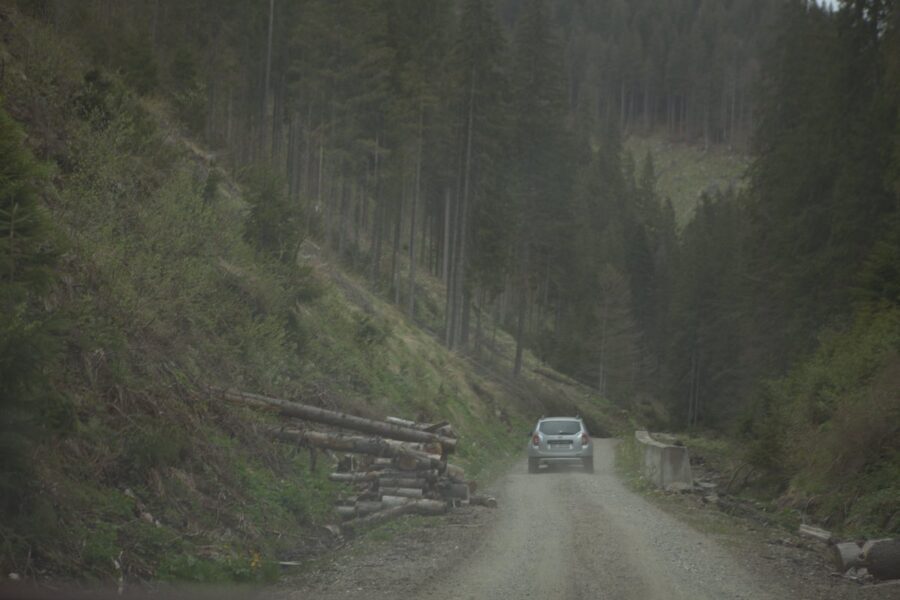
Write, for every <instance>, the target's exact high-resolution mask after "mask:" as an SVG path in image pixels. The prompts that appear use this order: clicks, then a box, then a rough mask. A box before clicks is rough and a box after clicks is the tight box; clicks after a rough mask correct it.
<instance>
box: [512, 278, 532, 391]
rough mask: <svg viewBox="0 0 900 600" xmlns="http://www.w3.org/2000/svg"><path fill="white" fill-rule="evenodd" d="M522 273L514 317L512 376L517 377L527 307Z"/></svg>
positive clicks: (522, 353)
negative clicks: (514, 355) (516, 311)
mask: <svg viewBox="0 0 900 600" xmlns="http://www.w3.org/2000/svg"><path fill="white" fill-rule="evenodd" d="M524 279H525V277H524V274H523V277H522V280H523V281H522V282H521V284H520V285H521V288H520V290H519V307H518V315H517V317H516V360H515V363H514V364H513V377H518V376H519V373H521V372H522V357H523V355H524V352H525V316H526V313H527V308H528V301H527V293H528V292H527V288H526V285H525V281H524Z"/></svg>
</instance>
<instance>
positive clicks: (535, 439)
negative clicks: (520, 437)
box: [531, 434, 541, 446]
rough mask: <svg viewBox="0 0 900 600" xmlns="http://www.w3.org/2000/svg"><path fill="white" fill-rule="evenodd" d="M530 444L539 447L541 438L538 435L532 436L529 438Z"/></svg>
mask: <svg viewBox="0 0 900 600" xmlns="http://www.w3.org/2000/svg"><path fill="white" fill-rule="evenodd" d="M531 443H532V444H534V445H535V446H540V445H541V436H539V435H538V434H534V435H533V436H531Z"/></svg>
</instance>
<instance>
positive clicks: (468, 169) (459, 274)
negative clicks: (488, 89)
mask: <svg viewBox="0 0 900 600" xmlns="http://www.w3.org/2000/svg"><path fill="white" fill-rule="evenodd" d="M474 120H475V68H474V67H473V68H472V82H471V89H470V92H469V119H468V123H467V125H466V159H465V167H464V175H463V194H462V206H461V207H460V215H459V223H458V224H457V227H458V228H459V252H458V256H457V265H456V267H455V268H454V279H455V280H456V281H455V283H454V285H453V291H454V296H455V298H454V302H453V316H454V318H453V323H454V330H456V331H455V334H454V336H453V337H454V338H455V339H459V336H460V335H461V334H462V323H461V321H462V319H461V317H462V314H461V310H462V308H463V307H462V306H461V304H462V300H463V289H464V287H465V283H466V237H467V233H468V219H469V217H468V210H469V185H470V183H471V178H472V127H473V123H474ZM451 347H452V346H451Z"/></svg>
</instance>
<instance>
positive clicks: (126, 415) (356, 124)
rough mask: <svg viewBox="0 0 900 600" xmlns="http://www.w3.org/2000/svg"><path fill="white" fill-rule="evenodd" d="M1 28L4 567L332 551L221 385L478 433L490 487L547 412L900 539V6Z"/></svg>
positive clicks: (612, 6) (151, 6)
mask: <svg viewBox="0 0 900 600" xmlns="http://www.w3.org/2000/svg"><path fill="white" fill-rule="evenodd" d="M0 29H2V32H0V33H2V36H0V93H2V113H0V169H2V173H0V238H2V243H0V302H2V303H3V310H2V312H0V332H2V337H0V394H2V396H0V397H2V403H3V411H2V416H0V419H2V421H0V444H2V446H3V449H4V451H3V454H2V461H3V463H2V469H0V486H2V490H3V493H2V506H0V509H2V511H3V518H2V523H0V533H2V536H0V537H2V539H0V543H2V546H0V551H2V561H3V564H2V566H3V568H8V569H10V570H15V572H23V573H25V574H27V576H29V577H43V576H51V575H60V576H79V577H97V578H101V579H114V578H115V577H118V576H119V575H121V573H122V572H126V571H127V574H128V576H129V577H133V578H145V579H149V578H160V577H161V578H172V579H219V580H221V579H247V578H251V579H252V578H259V577H265V576H267V575H266V573H265V569H263V568H262V565H264V564H269V563H267V562H266V561H271V560H272V559H273V558H275V557H278V556H283V555H285V553H295V554H302V553H304V552H312V551H314V550H315V548H317V544H319V543H320V537H319V536H322V539H325V538H327V535H326V534H325V533H324V532H323V531H322V530H321V527H320V526H321V525H322V524H323V523H324V522H325V521H326V519H327V516H328V515H327V510H328V509H327V507H328V506H329V502H328V499H329V498H330V495H332V494H333V493H334V490H332V489H331V488H330V486H329V484H328V482H327V481H325V480H324V479H323V477H322V476H321V474H316V473H313V472H311V470H310V469H309V465H308V464H307V458H306V457H305V455H303V454H298V453H295V452H291V451H288V450H283V449H282V450H277V449H273V448H272V447H271V446H270V445H268V444H266V443H264V442H263V440H262V439H261V438H260V436H259V435H258V433H257V426H258V423H256V421H255V418H254V417H252V416H251V415H249V414H245V413H244V412H242V411H240V410H238V409H235V408H232V407H228V406H225V405H223V404H222V403H221V402H218V401H216V400H214V399H213V398H210V397H208V396H206V395H204V394H203V393H201V390H203V389H205V387H204V386H207V385H210V384H213V385H226V386H231V387H236V388H239V389H243V390H246V391H253V392H261V393H268V394H272V395H276V396H280V397H289V398H300V399H304V400H306V401H308V402H311V403H316V404H319V405H322V406H331V407H336V408H341V409H343V410H348V411H354V412H359V413H360V414H363V415H369V416H378V415H382V416H383V415H385V414H388V413H399V416H406V417H413V418H417V417H420V416H421V417H422V418H435V419H437V418H449V419H452V420H453V421H454V423H455V424H457V425H458V427H459V429H460V431H461V433H462V435H463V436H464V437H467V438H468V439H470V440H472V442H473V443H471V444H470V445H468V446H467V448H469V450H467V453H468V454H467V455H465V456H464V457H463V458H464V459H465V461H466V462H467V463H468V466H469V467H470V469H473V470H475V471H477V470H478V469H480V468H485V467H487V465H489V464H491V463H494V461H495V460H499V459H502V458H503V457H504V456H505V455H508V453H511V452H514V451H516V450H521V446H522V445H523V437H524V435H523V432H524V430H525V429H527V428H528V427H529V426H530V422H531V420H532V419H533V418H534V417H535V416H537V415H539V414H540V413H541V412H543V411H545V410H546V411H550V412H552V411H580V412H581V413H582V414H583V415H585V416H586V417H587V418H588V419H589V422H590V423H591V426H592V427H593V428H595V429H596V430H597V431H598V432H609V433H614V432H616V431H618V430H620V429H622V428H624V426H626V425H628V424H638V425H641V426H643V427H646V428H650V429H672V430H683V431H688V432H691V433H694V434H700V435H703V436H708V437H714V438H718V439H719V440H720V441H721V442H722V444H723V445H727V446H728V452H730V453H733V455H734V456H735V460H736V461H737V462H738V463H739V464H740V465H741V468H742V472H743V473H744V474H745V476H744V477H743V478H742V479H743V483H742V485H744V486H745V490H744V491H745V492H746V493H749V494H756V495H758V496H760V497H761V498H763V499H765V500H766V501H768V502H769V503H770V506H772V507H774V508H776V509H778V510H802V511H804V516H805V517H806V516H808V517H810V518H813V519H817V520H819V521H821V522H823V523H826V524H828V526H829V527H832V528H834V529H837V530H841V529H843V530H844V531H846V532H847V533H848V535H854V534H858V533H859V534H863V533H865V534H869V533H877V534H883V533H897V532H900V505H898V498H900V488H898V486H900V483H898V482H900V445H898V444H900V396H898V394H897V390H898V389H900V381H898V376H900V375H898V374H900V267H898V265H900V10H898V9H897V8H895V3H894V2H888V1H884V0H842V1H841V2H839V3H838V4H837V6H836V7H835V8H834V9H830V8H823V7H821V6H819V5H818V4H816V3H811V2H806V1H803V0H783V1H779V0H771V1H765V2H761V1H759V0H655V1H653V0H640V1H638V0H635V1H627V2H626V1H624V0H554V1H551V0H497V1H496V2H491V1H490V0H458V1H446V2H421V1H420V0H305V1H304V2H285V1H282V0H269V1H268V2H255V3H249V2H244V1H242V0H215V1H213V0H179V1H174V0H153V1H150V0H147V1H143V0H134V1H128V2H108V1H106V0H85V1H83V2H69V1H66V0H4V1H3V2H0ZM698 155H700V156H701V157H703V158H702V160H699V159H697V158H696V157H697V156H698ZM707 169H708V170H707ZM673 172H674V173H676V174H677V175H678V177H673ZM698 181H700V182H701V183H697V182H698ZM684 190H688V191H684ZM697 190H699V192H700V197H699V199H698V198H697ZM297 474H299V475H297ZM135 515H138V517H140V518H137V519H135V518H134V516H135ZM144 515H147V516H146V517H145V516H144ZM805 517H804V518H805ZM157 523H158V524H157ZM273 531H282V532H284V531H289V532H293V533H291V534H285V535H281V536H274V537H273V536H272V535H271V533H272V532H273ZM310 532H318V533H315V534H314V533H310ZM310 540H313V541H310ZM321 543H323V544H324V543H326V542H324V541H321ZM201 548H202V549H203V551H202V552H200V553H198V552H199V550H198V549H201ZM198 556H200V557H201V558H197V557H198ZM257 556H259V557H260V558H257ZM160 557H165V559H164V560H163V559H161V558H160ZM123 565H124V566H123Z"/></svg>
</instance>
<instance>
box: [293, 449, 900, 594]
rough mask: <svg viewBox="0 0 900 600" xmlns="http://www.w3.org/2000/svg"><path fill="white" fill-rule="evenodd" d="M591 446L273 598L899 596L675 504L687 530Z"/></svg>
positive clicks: (713, 515)
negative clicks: (581, 463) (570, 462)
mask: <svg viewBox="0 0 900 600" xmlns="http://www.w3.org/2000/svg"><path fill="white" fill-rule="evenodd" d="M594 443H595V456H594V463H595V467H596V472H595V473H594V474H592V475H589V474H586V473H583V472H581V470H580V468H578V467H577V466H575V467H573V468H556V469H552V470H544V469H542V470H541V472H540V473H538V474H535V475H529V474H528V473H527V468H526V463H525V461H524V460H522V461H520V462H519V463H518V464H516V465H515V467H514V468H513V469H512V470H511V471H510V472H509V473H508V474H507V475H505V476H504V477H502V478H501V479H499V480H498V481H497V482H496V483H495V484H494V486H493V489H492V490H491V492H492V493H494V494H496V495H497V499H498V500H499V502H500V508H498V509H496V510H489V509H484V508H478V507H470V508H462V509H458V510H454V511H451V512H450V513H448V514H447V515H445V516H443V517H433V518H429V519H424V520H421V521H420V523H419V525H418V526H416V527H410V528H407V529H402V524H399V525H400V527H401V529H399V530H398V531H400V532H401V533H398V534H396V535H395V536H393V537H389V538H387V539H381V540H377V539H372V538H370V537H365V536H363V537H361V538H358V539H356V540H353V541H351V542H350V543H349V544H348V545H347V546H346V548H345V549H344V550H343V551H342V552H340V553H338V554H337V555H336V556H335V557H333V558H332V559H329V560H326V561H322V562H319V563H316V566H315V568H313V569H307V570H305V571H304V572H303V573H302V574H297V575H295V576H294V577H293V578H289V580H288V581H286V582H285V586H284V592H285V593H284V595H283V597H285V598H287V599H288V600H305V599H306V598H316V599H317V600H351V599H352V600H356V599H359V600H396V599H397V598H415V599H417V600H418V599H420V598H421V599H425V600H445V599H453V600H470V599H472V600H482V599H496V598H540V599H554V600H563V599H568V598H572V599H575V598H577V599H578V600H583V599H585V598H591V599H609V600H620V599H621V600H628V599H639V600H653V599H656V598H660V599H666V600H673V599H674V600H677V599H690V600H703V599H706V598H709V599H713V598H714V599H716V600H719V599H728V598H742V599H747V600H768V599H773V600H774V599H782V598H783V599H791V600H857V599H865V600H882V599H891V600H895V599H897V600H900V586H888V587H884V588H878V589H876V588H873V587H865V586H859V585H856V584H853V583H848V582H847V581H845V580H841V579H840V578H834V577H831V575H830V571H831V568H830V566H828V563H827V561H826V560H825V559H824V558H823V556H822V555H821V553H820V552H819V551H818V550H815V549H803V548H800V547H798V546H797V545H796V544H794V543H789V544H783V543H781V542H779V543H776V544H774V545H773V543H772V540H775V541H779V540H781V538H784V537H785V536H786V535H787V534H786V532H784V531H781V530H778V531H776V530H771V531H765V530H763V531H751V530H754V529H755V528H754V527H746V528H745V531H744V534H743V535H740V536H738V538H737V539H738V540H739V541H740V543H735V541H734V538H733V537H732V536H730V535H723V534H721V533H719V534H714V533H711V532H712V531H716V527H717V524H719V523H722V520H723V519H724V520H726V522H727V520H728V519H729V517H726V516H724V515H723V514H722V513H719V512H718V511H716V510H715V509H711V508H709V507H702V508H701V507H700V506H696V504H694V507H693V508H692V503H691V502H690V501H689V500H688V501H687V502H683V503H681V504H682V505H683V507H682V509H681V510H682V511H684V510H688V511H697V512H695V513H693V517H694V518H693V519H692V520H694V521H697V522H699V523H703V526H704V528H708V529H710V531H711V532H710V533H704V532H701V531H698V530H697V529H695V528H694V527H692V526H690V525H688V524H687V523H685V522H684V521H682V520H679V519H678V518H676V517H674V516H672V515H670V514H669V513H668V512H664V511H663V510H662V509H661V508H659V507H658V506H656V505H654V504H651V503H650V502H649V501H647V500H645V499H644V498H643V497H641V496H640V495H638V494H636V493H634V492H632V491H630V490H628V489H627V488H626V487H625V486H624V485H623V484H622V482H620V481H619V479H618V478H617V477H616V475H615V473H614V470H613V452H614V447H615V442H614V441H613V440H595V442H594ZM705 511H708V512H705ZM751 533H752V535H751ZM722 540H730V543H729V544H727V545H725V544H723V543H722Z"/></svg>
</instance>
